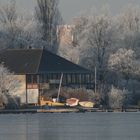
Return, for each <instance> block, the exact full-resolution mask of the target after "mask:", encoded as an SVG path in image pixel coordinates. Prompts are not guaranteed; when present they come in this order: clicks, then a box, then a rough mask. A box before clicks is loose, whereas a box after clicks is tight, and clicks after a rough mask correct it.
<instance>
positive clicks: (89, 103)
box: [79, 101, 95, 108]
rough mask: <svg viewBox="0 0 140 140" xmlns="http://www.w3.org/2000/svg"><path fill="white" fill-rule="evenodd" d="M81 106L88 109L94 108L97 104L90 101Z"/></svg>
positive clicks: (82, 103) (80, 103)
mask: <svg viewBox="0 0 140 140" xmlns="http://www.w3.org/2000/svg"><path fill="white" fill-rule="evenodd" d="M79 105H80V106H82V107H86V108H93V107H94V105H95V103H93V102H90V101H83V102H79Z"/></svg>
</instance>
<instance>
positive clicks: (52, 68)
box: [0, 49, 94, 104]
mask: <svg viewBox="0 0 140 140" xmlns="http://www.w3.org/2000/svg"><path fill="white" fill-rule="evenodd" d="M0 62H1V63H3V64H4V65H5V66H6V67H7V68H8V69H9V70H10V71H11V72H14V74H15V76H17V79H18V80H19V83H20V84H19V85H20V86H19V90H18V91H17V92H16V93H15V94H16V95H18V96H19V97H21V102H22V103H30V104H35V103H37V102H38V98H39V96H41V94H43V93H44V92H45V93H47V90H49V89H54V88H58V87H59V84H60V79H61V77H62V75H63V78H62V87H72V88H80V87H85V88H87V89H92V88H94V77H93V73H92V71H90V70H88V69H85V68H83V67H81V66H79V65H76V64H74V63H72V62H70V61H68V60H66V59H64V58H62V57H60V56H58V55H55V54H53V53H51V52H49V51H47V50H45V49H12V50H6V51H4V52H3V53H2V54H1V55H0Z"/></svg>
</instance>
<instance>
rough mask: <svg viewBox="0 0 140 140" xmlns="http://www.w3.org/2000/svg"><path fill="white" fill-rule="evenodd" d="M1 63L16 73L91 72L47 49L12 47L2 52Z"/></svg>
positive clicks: (0, 55)
mask: <svg viewBox="0 0 140 140" xmlns="http://www.w3.org/2000/svg"><path fill="white" fill-rule="evenodd" d="M0 63H4V65H5V66H6V67H8V69H9V70H10V71H12V72H14V73H15V74H39V73H62V72H63V73H91V71H90V70H88V69H85V68H83V67H81V66H79V65H77V64H74V63H72V62H70V61H68V60H66V59H64V58H62V57H60V56H58V55H56V54H53V53H51V52H49V51H47V50H46V49H10V50H6V51H4V52H3V53H1V54H0Z"/></svg>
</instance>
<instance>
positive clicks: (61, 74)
mask: <svg viewBox="0 0 140 140" xmlns="http://www.w3.org/2000/svg"><path fill="white" fill-rule="evenodd" d="M62 80H63V73H61V78H60V83H59V89H58V94H57V102H59V96H60V91H61V85H62Z"/></svg>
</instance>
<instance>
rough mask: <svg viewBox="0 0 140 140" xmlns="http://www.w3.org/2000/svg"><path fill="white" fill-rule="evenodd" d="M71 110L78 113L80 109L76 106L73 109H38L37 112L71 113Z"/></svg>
mask: <svg viewBox="0 0 140 140" xmlns="http://www.w3.org/2000/svg"><path fill="white" fill-rule="evenodd" d="M71 112H74V113H77V112H79V109H76V108H72V109H65V108H64V109H48V110H46V109H38V110H37V113H71Z"/></svg>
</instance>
